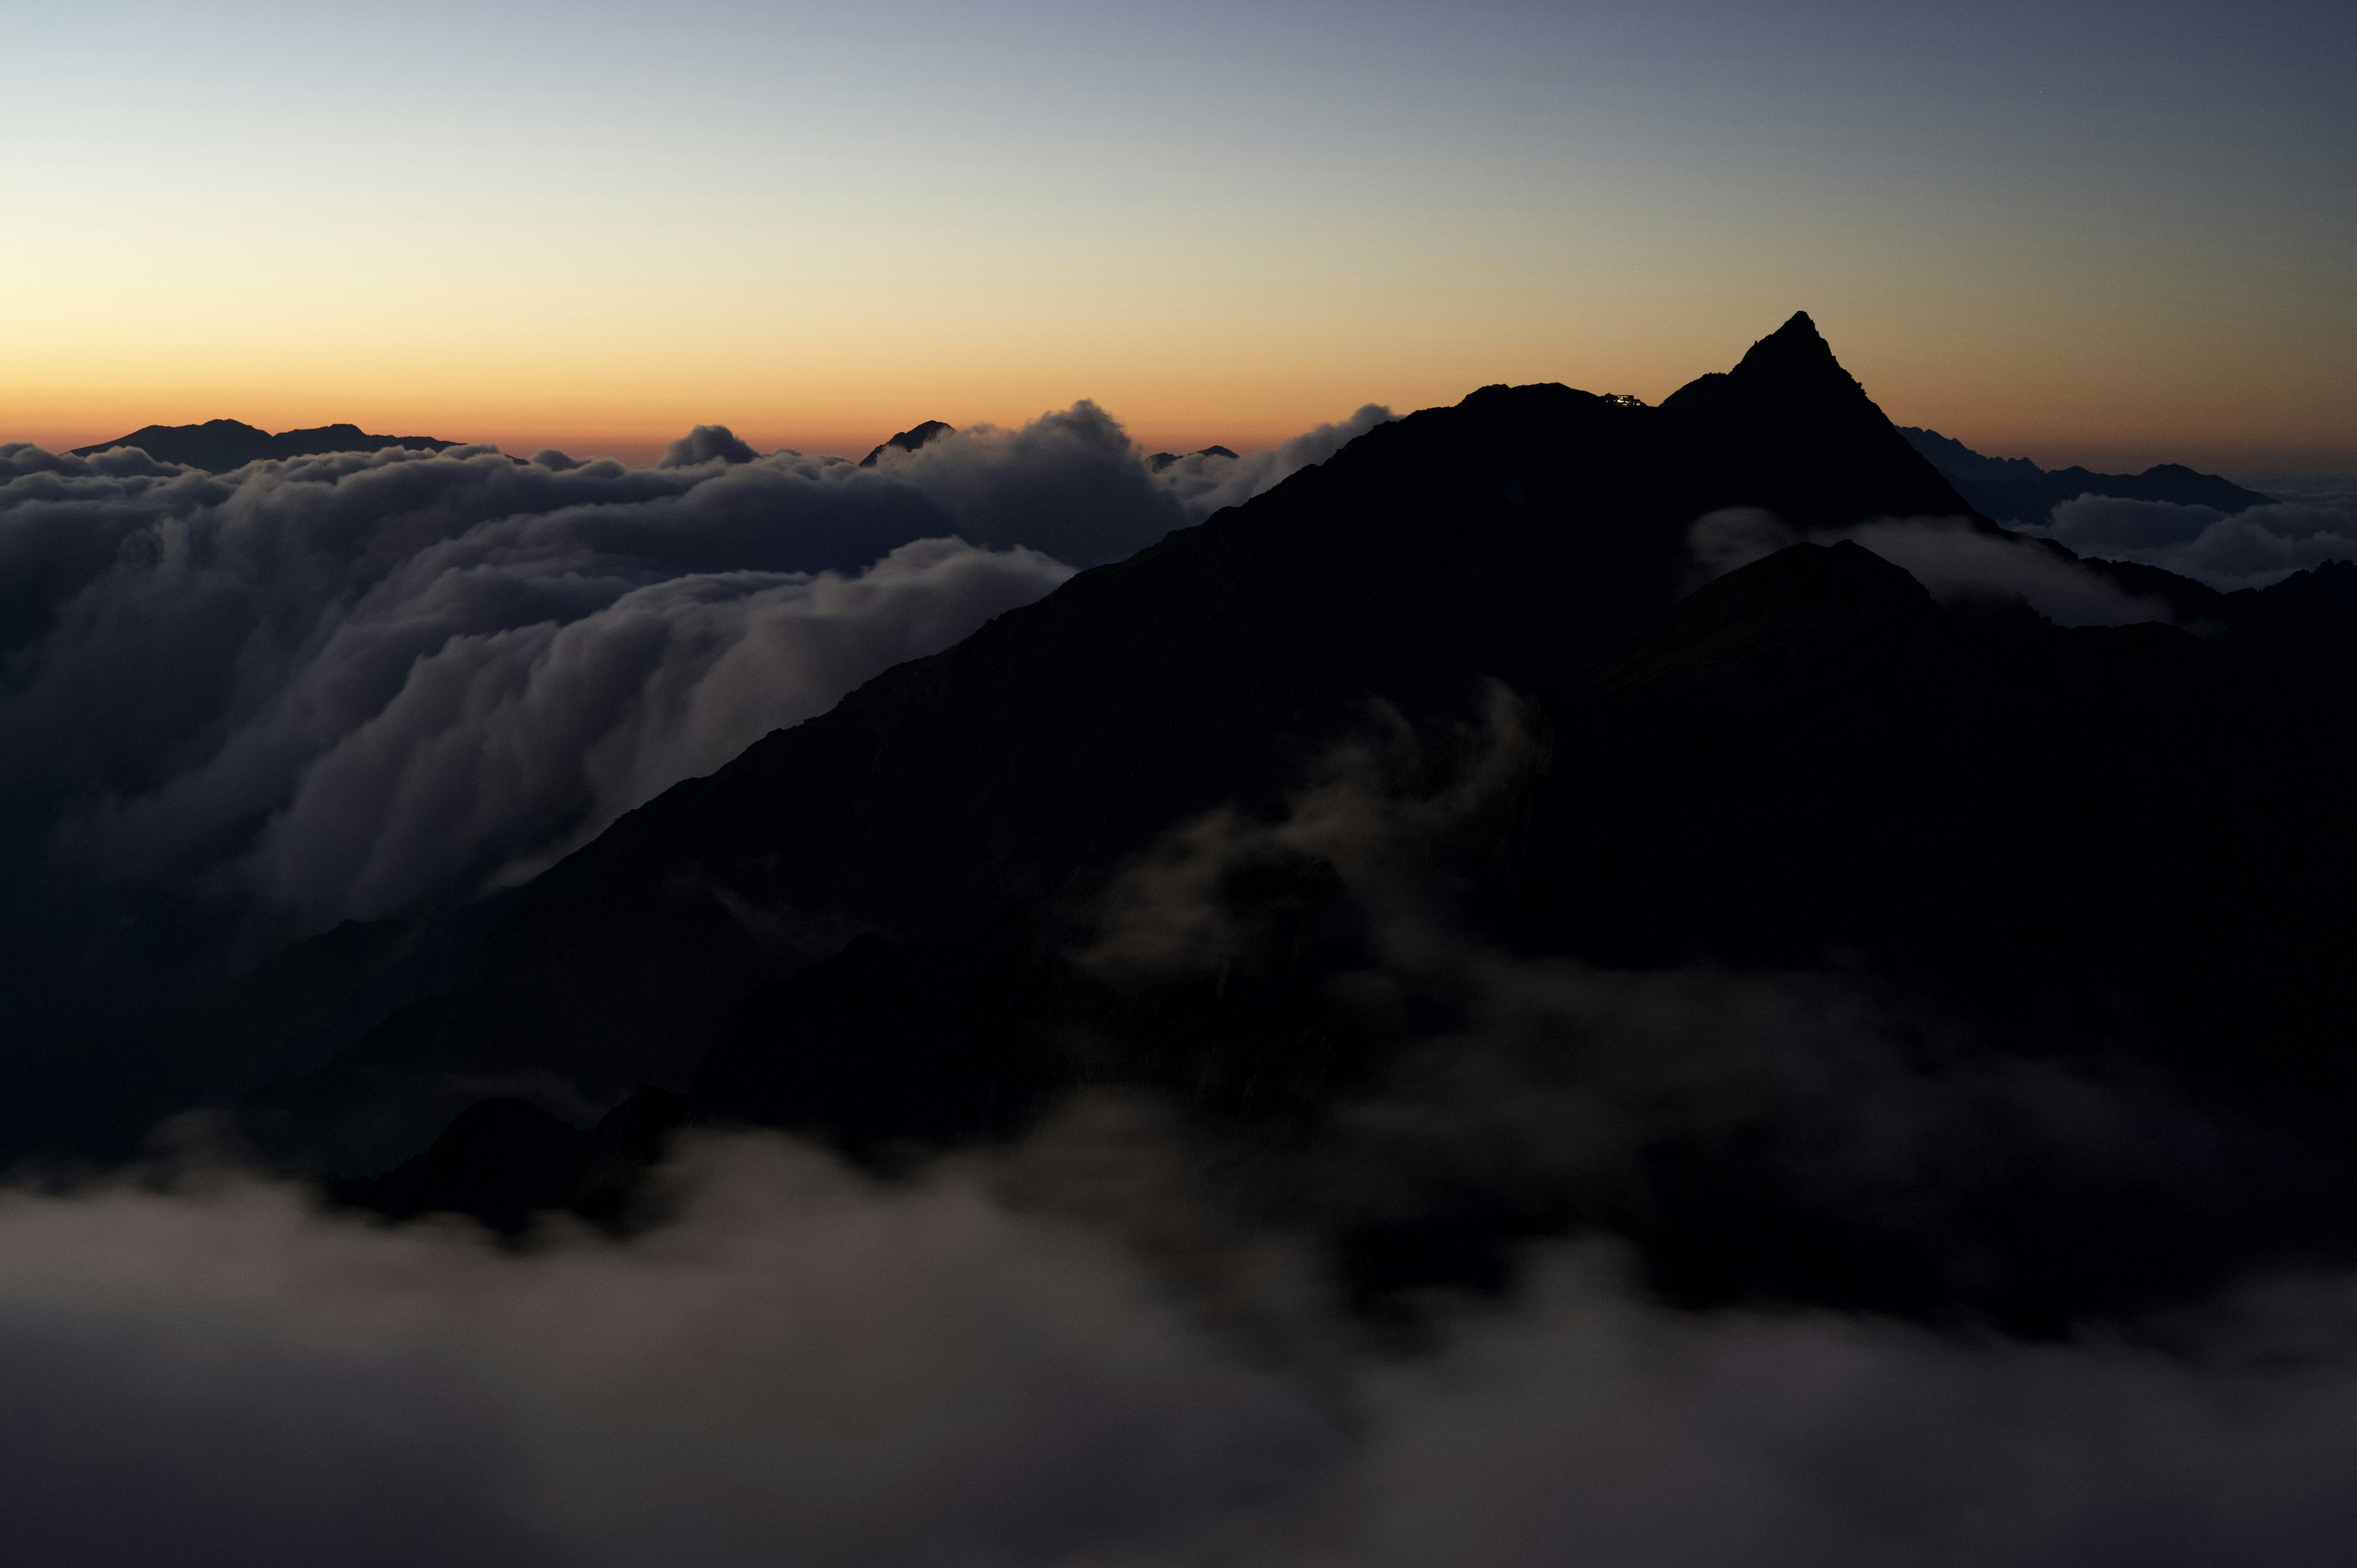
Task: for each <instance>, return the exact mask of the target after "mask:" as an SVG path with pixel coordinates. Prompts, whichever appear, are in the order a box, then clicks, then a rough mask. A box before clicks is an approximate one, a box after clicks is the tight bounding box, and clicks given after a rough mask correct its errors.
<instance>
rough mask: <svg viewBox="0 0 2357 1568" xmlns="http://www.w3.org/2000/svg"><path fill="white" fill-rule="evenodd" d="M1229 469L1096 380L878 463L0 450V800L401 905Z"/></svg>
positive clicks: (607, 816)
mask: <svg viewBox="0 0 2357 1568" xmlns="http://www.w3.org/2000/svg"><path fill="white" fill-rule="evenodd" d="M1353 427H1355V426H1353ZM1340 435H1341V433H1340V431H1338V429H1337V427H1321V429H1320V431H1318V432H1314V433H1312V435H1309V436H1306V437H1304V438H1302V439H1301V440H1300V441H1297V442H1295V443H1292V444H1290V445H1289V446H1287V447H1286V448H1283V449H1280V450H1279V451H1277V452H1275V453H1263V454H1254V455H1252V456H1249V457H1247V458H1244V459H1241V460H1239V463H1240V464H1241V465H1242V467H1241V469H1240V472H1239V474H1237V475H1234V476H1231V477H1230V478H1229V480H1228V481H1226V482H1225V483H1224V485H1223V486H1222V488H1220V489H1219V490H1218V494H1219V496H1220V497H1221V498H1223V499H1225V498H1231V497H1232V496H1240V495H1242V494H1244V493H1249V491H1251V490H1252V489H1254V488H1265V486H1267V485H1269V484H1273V483H1275V482H1276V481H1277V480H1278V479H1279V478H1282V477H1283V476H1284V474H1285V473H1287V472H1290V471H1292V469H1293V468H1296V467H1299V466H1300V465H1301V464H1303V463H1306V462H1309V461H1314V460H1317V459H1318V457H1321V456H1325V455H1327V454H1328V453H1329V452H1330V451H1331V450H1333V449H1334V447H1335V446H1337V445H1338V444H1339V440H1340ZM1209 495H1210V492H1208V491H1204V490H1202V489H1201V486H1200V484H1199V483H1198V482H1197V480H1196V479H1194V478H1189V477H1187V476H1177V477H1172V476H1161V477H1157V476H1156V475H1154V474H1153V473H1152V472H1151V471H1150V469H1149V467H1148V466H1147V465H1146V462H1145V461H1144V460H1143V455H1142V454H1141V453H1140V451H1139V450H1138V448H1137V447H1136V446H1135V444H1133V443H1132V442H1131V441H1130V440H1129V438H1128V436H1127V435H1126V434H1125V432H1124V431H1123V430H1122V428H1121V426H1120V425H1119V424H1117V423H1115V422H1114V420H1113V419H1111V418H1110V417H1109V416H1107V415H1106V414H1105V413H1103V411H1101V410H1099V409H1097V408H1096V407H1095V406H1094V405H1092V404H1089V403H1080V404H1077V405H1075V406H1074V407H1073V408H1071V409H1070V410H1067V411H1064V412H1061V413H1049V414H1045V415H1042V416H1041V417H1040V418H1039V419H1038V420H1035V421H1033V422H1032V423H1031V424H1027V425H1024V426H1022V427H1021V428H1019V429H1014V430H1000V429H995V428H992V427H988V426H981V427H975V428H973V429H969V430H963V431H959V432H957V433H955V434H954V435H948V436H945V437H943V438H942V439H940V440H937V441H935V442H932V443H931V444H930V445H928V446H926V447H925V448H924V449H923V450H922V451H920V452H918V453H914V454H905V453H899V452H893V453H890V454H888V457H887V460H886V461H885V462H883V463H882V464H881V465H879V467H877V468H872V469H862V468H860V467H857V466H856V465H854V464H851V463H848V462H845V461H843V460H841V459H837V458H830V457H811V456H802V455H800V454H796V453H792V452H778V453H771V454H769V455H768V456H759V455H757V454H755V453H754V452H753V451H752V450H751V449H750V448H749V447H748V446H746V445H745V444H744V443H743V442H742V441H740V440H738V439H737V437H736V436H735V435H733V434H731V433H730V432H729V431H728V430H727V429H726V428H725V427H723V426H718V425H706V426H698V427H697V428H696V429H695V430H694V432H692V433H691V434H690V435H687V436H686V437H684V438H683V439H682V440H681V441H679V442H677V443H674V444H673V447H672V450H671V451H670V453H669V454H668V455H667V456H665V458H664V460H663V463H662V466H661V467H656V468H635V469H634V468H628V467H623V466H621V465H619V464H618V463H614V462H611V461H591V462H584V461H580V460H577V459H575V458H572V457H569V456H565V454H563V453H559V452H554V451H549V452H544V453H541V454H539V455H538V456H535V457H534V458H533V460H532V461H530V462H520V461H518V460H515V459H512V458H510V457H507V456H503V455H501V454H500V453H498V452H496V451H493V450H490V449H489V448H483V447H460V448H454V449H451V450H449V451H446V452H441V453H422V452H406V451H389V452H380V453H373V454H340V455H335V456H319V457H310V458H302V459H296V460H291V461H285V462H274V463H261V464H255V465H253V466H252V467H247V468H244V469H242V470H239V471H237V472H236V473H232V474H226V475H219V476H216V475H210V474H205V473H200V472H196V471H193V470H184V469H179V468H176V467H171V466H169V465H163V464H157V463H155V462H153V461H151V460H149V459H148V458H147V457H146V456H145V455H144V454H142V453H139V452H136V451H133V450H129V449H117V450H115V451H112V452H107V453H102V454H100V455H98V456H94V457H90V458H78V457H70V456H57V455H54V454H50V453H48V452H45V451H42V450H40V449H39V448H38V447H32V446H24V445H21V444H17V445H10V446H0V795H4V796H5V798H6V801H7V802H8V803H9V804H10V810H9V811H8V812H7V813H5V814H6V815H7V816H8V817H9V819H10V831H11V832H14V833H15V834H17V835H23V834H25V833H28V832H29V833H35V834H42V835H47V834H50V833H51V832H54V833H55V834H56V839H55V842H56V843H57V845H58V846H59V849H60V851H61V853H63V854H65V855H67V856H68V857H69V858H70V860H72V861H73V862H74V863H75V864H78V865H87V866H89V867H91V868H93V869H95V870H97V871H99V872H101V873H102V874H104V875H110V876H115V877H125V878H132V879H138V878H141V877H149V878H153V879H157V880H167V881H171V882H174V883H178V884H179V885H182V886H202V887H206V888H210V891H211V895H212V896H214V897H226V898H229V899H231V901H232V902H233V903H234V902H240V901H246V900H255V901H258V903H259V905H260V907H261V908H264V909H265V910H267V911H272V912H273V916H272V918H273V920H274V922H277V924H276V926H275V928H274V929H285V928H284V924H283V922H284V921H285V920H292V921H294V922H295V923H296V925H297V926H301V925H311V926H316V925H318V924H320V923H324V922H328V921H331V920H333V919H335V918H340V917H344V916H349V915H361V916H367V915H375V914H382V913H386V912H392V911H397V910H399V909H401V908H405V907H407V906H410V905H412V904H414V903H415V902H417V901H419V900H421V899H425V898H431V897H452V896H458V895H463V894H465V893H467V892H468V891H470V890H472V889H473V888H476V887H479V886H485V885H486V884H490V883H497V882H500V881H502V880H512V879H513V878H516V877H518V876H522V875H528V874H530V873H531V872H533V871H534V870H536V869H538V868H539V867H540V866H542V865H545V864H547V863H548V862H549V861H550V860H551V859H552V858H554V856H556V855H558V854H562V853H564V852H565V850H566V849H568V848H570V847H572V846H573V845H575V844H577V843H580V842H583V841H584V840H585V839H586V838H587V837H589V836H591V835H594V834H595V833H596V832H597V831H598V830H599V829H601V828H602V827H603V826H604V825H605V824H606V823H608V822H611V821H612V820H613V819H614V817H615V816H617V815H618V814H619V813H620V812H622V811H627V810H629V809H630V807H632V806H634V805H637V804H639V803H640V801H642V800H647V799H648V798H650V797H651V796H652V795H653V794H655V793H656V792H658V791H660V790H661V789H663V788H664V787H666V786H667V785H669V784H671V783H673V782H674V781H676V780H678V779H683V778H687V777H691V776H693V775H694V774H697V773H702V772H706V771H709V770H710V769H712V768H716V767H717V766H719V765H720V764H721V763H723V762H726V760H727V759H728V758H729V757H731V756H733V755H735V753H736V752H737V751H738V750H741V749H742V748H743V747H744V746H746V745H748V744H749V743H750V742H751V741H753V740H755V739H758V738H759V736H761V735H762V734H763V733H765V732H767V731H768V730H770V729H771V728H773V727H776V726H778V725H790V724H792V723H795V722H797V721H799V720H801V719H803V718H806V717H808V716H810V715H811V714H816V713H819V712H822V711H823V710H824V709H825V708H827V707H828V706H830V705H831V704H832V703H834V701H835V700H836V699H837V698H839V697H840V696H841V695H842V694H843V693H845V692H846V691H848V690H849V689H850V688H852V687H854V686H856V685H857V684H859V683H860V682H863V681H865V680H866V679H868V678H869V677H870V676H873V675H874V674H876V673H877V672H878V671H881V670H883V669H884V668H886V667H887V666H888V665H890V664H893V663H897V662H899V661H900V660H906V659H909V658H913V657H917V656H919V655H921V654H925V653H930V652H932V651H935V650H939V649H941V648H943V647H946V646H947V645H949V644H950V643H952V642H955V641H957V640H958V639H960V638H962V637H963V636H964V635H966V634H967V633H968V632H970V631H972V630H973V629H974V628H975V627H977V626H979V625H980V624H981V623H982V622H983V621H985V620H987V619H988V618H990V617H992V616H994V615H996V614H998V613H1000V612H1001V611H1004V610H1006V609H1008V608H1011V607H1016V606H1018V605H1021V604H1025V603H1028V602H1029V601H1031V600H1033V599H1036V598H1038V597H1039V596H1041V595H1043V594H1045V593H1047V592H1049V590H1050V589H1052V588H1053V587H1055V586H1056V585H1057V584H1059V583H1060V582H1061V581H1063V579H1064V578H1065V577H1067V576H1069V575H1071V571H1072V570H1073V569H1074V568H1076V567H1081V566H1086V565H1089V564H1094V563H1098V562H1103V561H1110V560H1115V559H1119V558H1121V557H1122V556H1125V555H1127V554H1129V553H1132V552H1134V551H1135V550H1136V549H1138V548H1140V547H1141V546H1143V545H1145V544H1147V543H1151V542H1153V541H1154V540H1156V539H1158V538H1160V537H1161V536H1162V535H1163V534H1165V533H1167V532H1169V531H1170V530H1171V529H1174V528H1179V527H1183V526H1185V525H1186V524H1187V523H1189V522H1190V521H1194V520H1196V519H1197V518H1200V516H1203V515H1205V514H1206V512H1207V511H1208V510H1210V508H1211V505H1213V504H1216V503H1215V502H1213V501H1212V500H1211V499H1208V498H1209Z"/></svg>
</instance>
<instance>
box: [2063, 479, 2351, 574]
mask: <svg viewBox="0 0 2357 1568" xmlns="http://www.w3.org/2000/svg"><path fill="white" fill-rule="evenodd" d="M2029 532H2034V533H2039V534H2042V535H2044V536H2046V537H2048V538H2050V539H2055V540H2058V541H2060V542H2062V543H2064V544H2067V545H2069V546H2070V547H2071V548H2072V550H2075V551H2077V552H2078V553H2080V554H2082V555H2092V556H2094V557H2095V558H2097V559H2098V560H2104V561H2134V562H2138V563H2140V564H2144V565H2147V566H2158V567H2161V568H2162V569H2164V570H2166V571H2170V572H2175V573H2177V574H2178V575H2180V576H2185V577H2190V578H2192V579H2193V580H2194V581H2196V582H2199V583H2207V584H2209V585H2210V586H2212V587H2213V588H2217V589H2221V590H2222V591H2225V592H2229V593H2231V592H2233V590H2235V589H2237V588H2264V587H2266V586H2267V585H2269V584H2271V583H2278V582H2281V581H2282V580H2283V579H2284V578H2286V577H2288V576H2290V575H2292V574H2293V573H2295V572H2304V571H2306V570H2308V569H2309V567H2311V566H2318V565H2321V564H2324V563H2325V562H2327V561H2357V509H2352V508H2351V507H2349V506H2346V505H2342V504H2338V503H2335V502H2330V501H2303V500H2288V501H2278V502H2276V503H2275V504H2274V505H2272V506H2255V507H2252V508H2250V509H2249V510H2244V511H2239V512H2235V513H2233V514H2231V515H2229V514H2227V513H2224V512H2221V511H2218V510H2214V509H2213V508H2211V507H2206V506H2179V505H2176V504H2174V503H2172V502H2169V501H2138V500H2125V499H2120V498H2118V497H2115V496H2081V497H2079V498H2078V499H2076V500H2068V501H2064V502H2063V503H2062V504H2061V505H2060V506H2058V507H2056V508H2055V509H2054V516H2053V519H2052V521H2050V523H2049V524H2048V525H2047V526H2046V527H2044V528H2039V529H2032V530H2030V531H2029Z"/></svg>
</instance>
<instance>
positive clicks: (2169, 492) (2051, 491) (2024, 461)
mask: <svg viewBox="0 0 2357 1568" xmlns="http://www.w3.org/2000/svg"><path fill="white" fill-rule="evenodd" d="M1899 434H1900V435H1903V436H1905V437H1906V438H1907V444H1908V445H1909V446H1912V447H1914V448H1915V450H1916V451H1918V452H1920V453H1921V454H1922V455H1923V457H1924V460H1925V461H1927V462H1929V463H1930V464H1931V465H1932V467H1935V468H1937V469H1939V470H1940V472H1941V474H1942V475H1943V476H1944V477H1945V478H1947V480H1948V482H1949V483H1950V484H1952V485H1953V486H1955V487H1956V489H1958V490H1960V491H1962V492H1963V493H1964V499H1966V500H1969V501H1971V502H1972V503H1973V505H1974V506H1975V507H1977V508H1979V509H1980V510H1982V511H1984V512H1986V513H1987V514H1988V515H1989V516H1991V517H1993V518H1996V519H1997V520H1998V521H2001V522H2019V523H2027V524H2030V525H2032V526H2036V525H2040V524H2042V523H2044V522H2045V521H2046V520H2047V518H2048V517H2049V516H2050V515H2051V514H2052V512H2053V510H2054V509H2055V508H2056V507H2058V506H2060V505H2061V504H2062V503H2063V502H2064V501H2068V500H2076V499H2078V498H2079V497H2081V496H2115V497H2118V498H2120V499H2126V500H2137V501H2169V502H2171V503H2173V504H2175V505H2178V506H2206V507H2212V508H2215V509H2216V510H2219V511H2222V512H2237V511H2242V510H2246V509H2248V508H2250V507H2255V506H2267V505H2269V504H2271V503H2272V502H2273V501H2274V500H2275V498H2274V497H2273V496H2263V495H2261V494H2260V493H2259V492H2258V491H2256V490H2248V489H2244V488H2243V487H2242V486H2240V485H2238V484H2236V483H2234V482H2233V480H2232V479H2227V478H2221V477H2219V476H2218V475H2216V474H2204V473H2200V472H2197V471H2196V470H2194V469H2192V468H2189V467H2185V466H2184V465H2183V464H2181V463H2159V464H2156V465H2155V466H2153V467H2149V468H2147V469H2146V470H2145V471H2144V472H2143V473H2141V474H2098V473H2094V472H2093V471H2091V470H2089V469H2086V468H2081V467H2069V468H2041V467H2039V466H2038V465H2037V464H2035V463H2033V462H2031V461H2030V460H2029V458H2027V457H1987V456H1982V455H1981V454H1980V453H1978V452H1975V451H1974V450H1973V449H1972V448H1971V447H1969V446H1965V445H1964V443H1963V442H1961V441H1958V440H1956V439H1954V438H1953V437H1952V436H1947V435H1941V434H1940V433H1939V432H1938V431H1936V430H1923V429H1920V428H1918V427H1916V426H1914V425H1902V426H1900V431H1899Z"/></svg>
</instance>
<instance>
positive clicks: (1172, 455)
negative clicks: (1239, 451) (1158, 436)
mask: <svg viewBox="0 0 2357 1568" xmlns="http://www.w3.org/2000/svg"><path fill="white" fill-rule="evenodd" d="M1233 456H1235V454H1234V453H1233V452H1231V451H1229V450H1228V449H1227V448H1226V447H1224V446H1204V447H1200V448H1198V449H1197V450H1195V451H1193V452H1157V453H1155V454H1154V455H1153V456H1150V457H1148V458H1146V467H1150V468H1152V469H1153V470H1154V471H1155V472H1156V473H1157V474H1158V473H1160V472H1162V470H1163V469H1165V468H1167V467H1170V465H1171V464H1173V463H1176V462H1179V461H1180V460H1181V459H1183V458H1187V457H1233Z"/></svg>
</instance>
